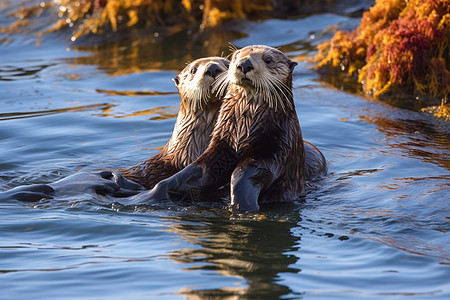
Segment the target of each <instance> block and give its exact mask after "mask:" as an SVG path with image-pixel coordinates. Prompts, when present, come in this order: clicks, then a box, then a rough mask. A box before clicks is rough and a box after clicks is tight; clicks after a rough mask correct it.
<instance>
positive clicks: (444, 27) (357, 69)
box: [315, 0, 450, 102]
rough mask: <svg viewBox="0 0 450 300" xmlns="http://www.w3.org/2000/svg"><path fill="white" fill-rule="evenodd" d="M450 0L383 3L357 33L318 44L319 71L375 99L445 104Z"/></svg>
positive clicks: (449, 61) (384, 0)
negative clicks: (356, 85) (355, 84)
mask: <svg viewBox="0 0 450 300" xmlns="http://www.w3.org/2000/svg"><path fill="white" fill-rule="evenodd" d="M449 46H450V0H421V1H419V0H409V1H404V0H377V1H376V3H375V5H374V6H373V7H371V8H370V10H369V11H367V12H365V13H364V14H363V16H362V19H361V23H360V25H359V27H358V28H357V29H356V30H354V31H351V32H345V31H338V32H336V33H335V35H334V37H333V38H332V39H331V40H330V41H328V42H325V43H322V44H320V45H319V46H318V54H317V55H316V57H315V60H316V62H317V68H318V69H320V70H323V71H325V72H330V71H333V72H335V73H338V74H339V73H340V74H345V76H346V77H349V78H352V79H353V80H355V81H357V82H358V83H359V84H361V86H362V90H363V92H364V93H366V94H368V95H370V96H373V97H375V98H380V99H383V98H388V97H396V96H401V97H412V98H419V96H420V97H421V98H422V99H423V98H425V99H429V100H431V102H432V101H435V102H436V101H440V100H441V99H444V98H446V97H447V96H448V95H449V93H450V57H449V56H450V51H449Z"/></svg>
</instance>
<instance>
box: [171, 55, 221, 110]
mask: <svg viewBox="0 0 450 300" xmlns="http://www.w3.org/2000/svg"><path fill="white" fill-rule="evenodd" d="M228 66H229V61H228V60H227V59H225V58H222V57H206V58H200V59H197V60H195V61H193V62H192V63H190V64H189V65H188V66H186V67H185V68H184V69H183V71H181V73H180V74H178V75H177V76H175V78H173V81H174V82H175V85H176V86H177V89H178V91H179V92H180V96H181V103H182V105H185V106H186V107H187V108H189V109H190V110H191V111H193V112H197V111H199V110H203V109H205V108H206V106H207V104H208V103H210V102H216V101H218V99H220V98H221V96H223V95H217V94H216V93H213V92H212V85H213V82H214V81H215V80H216V78H217V77H218V76H219V75H220V74H222V73H224V72H225V71H227V70H228Z"/></svg>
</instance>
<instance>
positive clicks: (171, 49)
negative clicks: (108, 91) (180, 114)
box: [69, 30, 245, 75]
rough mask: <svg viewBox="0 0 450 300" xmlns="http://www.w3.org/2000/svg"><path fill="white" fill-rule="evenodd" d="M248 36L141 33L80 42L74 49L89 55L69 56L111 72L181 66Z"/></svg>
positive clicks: (223, 51) (224, 52) (73, 60)
mask: <svg viewBox="0 0 450 300" xmlns="http://www.w3.org/2000/svg"><path fill="white" fill-rule="evenodd" d="M242 36H245V34H243V33H240V32H237V31H227V30H224V31H211V32H208V33H201V34H195V35H194V34H190V33H189V32H185V31H184V32H180V33H177V34H174V35H171V36H167V37H164V38H160V37H155V36H154V35H153V34H148V33H140V34H138V36H134V37H132V38H129V39H118V40H114V41H112V42H107V43H102V44H100V45H93V46H92V45H91V46H89V45H78V46H75V47H74V48H73V49H74V50H75V51H79V52H88V53H89V55H87V56H82V57H75V58H71V59H69V62H70V63H73V64H77V65H95V66H98V68H99V69H101V70H103V71H105V72H106V73H108V74H109V75H124V74H130V73H138V72H143V71H150V70H175V71H178V70H181V69H183V68H184V67H185V66H186V63H188V62H190V61H193V60H195V59H197V58H199V57H206V56H226V55H228V54H229V53H230V50H229V41H231V40H234V39H236V38H239V37H242Z"/></svg>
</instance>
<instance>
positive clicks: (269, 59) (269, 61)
mask: <svg viewBox="0 0 450 300" xmlns="http://www.w3.org/2000/svg"><path fill="white" fill-rule="evenodd" d="M264 61H265V62H266V64H268V65H270V63H271V62H272V58H270V57H266V58H265V59H264Z"/></svg>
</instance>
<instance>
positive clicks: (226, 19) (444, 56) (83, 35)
mask: <svg viewBox="0 0 450 300" xmlns="http://www.w3.org/2000/svg"><path fill="white" fill-rule="evenodd" d="M346 2H347V1H343V2H342V3H339V1H332V0H315V1H312V2H311V1H308V2H307V1H304V0H296V1H288V0H251V1H246V0H231V1H225V0H55V1H42V2H39V1H22V2H20V3H19V4H13V1H12V0H9V1H5V2H3V3H2V4H1V5H0V9H5V8H7V9H6V14H8V15H9V16H10V17H13V18H15V21H14V22H12V24H10V25H7V26H4V27H2V28H0V33H9V34H14V33H24V32H27V31H28V32H31V33H32V34H34V35H35V36H38V37H40V38H42V39H44V36H45V35H46V34H48V33H52V32H61V31H64V30H65V32H70V40H71V41H73V42H75V41H77V42H78V41H79V40H83V39H89V38H92V37H94V38H98V37H102V36H107V37H108V40H114V37H115V36H117V35H120V34H123V32H126V31H131V30H135V29H139V28H155V31H154V32H153V33H152V34H153V35H154V37H158V36H159V35H162V36H171V35H174V34H178V33H180V32H183V31H185V32H192V33H193V34H200V35H201V34H206V35H207V36H208V33H211V32H218V31H223V30H227V27H229V26H228V25H229V24H230V22H239V21H245V20H265V19H269V18H298V17H300V16H304V15H308V14H309V15H310V14H313V13H317V12H325V11H328V12H333V10H339V7H341V8H342V7H345V4H346ZM341 10H342V9H341ZM357 13H358V14H359V16H360V12H357ZM31 28H32V29H31ZM209 36H211V37H213V34H209ZM1 43H5V38H3V41H2V39H0V44H1ZM39 43H40V42H39V41H38V45H39ZM216 47H218V46H216ZM449 48H450V0H421V1H419V0H407V1H405V0H376V1H375V4H374V5H373V6H372V7H371V8H370V9H369V10H368V11H365V12H364V13H363V15H362V18H361V22H360V24H359V26H358V27H357V28H356V29H355V30H353V31H341V30H339V31H337V32H336V33H335V34H334V36H333V37H332V38H331V40H329V41H326V42H323V43H321V44H319V45H318V46H317V54H316V55H315V57H313V58H308V60H309V61H312V62H313V63H314V65H315V67H314V68H315V69H316V70H317V71H318V72H319V74H321V76H322V79H324V80H326V81H328V82H331V83H332V84H334V85H337V86H339V85H340V86H344V87H345V88H346V89H347V90H352V91H357V92H360V93H362V94H364V95H367V96H369V97H372V98H375V99H381V100H384V101H387V102H390V103H392V104H395V105H399V106H403V107H408V108H411V109H415V110H422V111H426V112H428V113H433V114H434V115H435V116H436V117H438V118H444V119H447V120H448V119H450V106H449V104H448V103H447V100H448V99H447V98H448V97H449V94H450V50H449Z"/></svg>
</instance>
